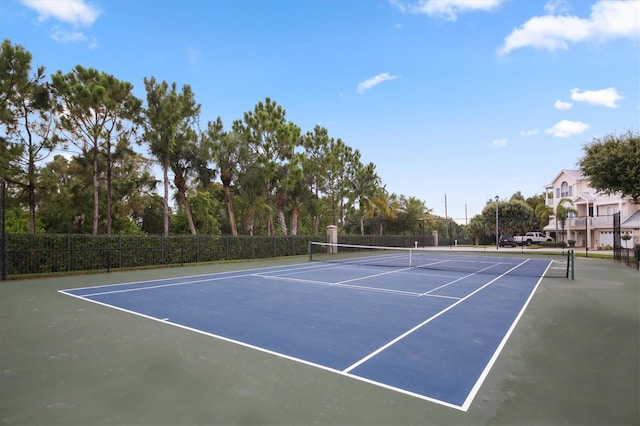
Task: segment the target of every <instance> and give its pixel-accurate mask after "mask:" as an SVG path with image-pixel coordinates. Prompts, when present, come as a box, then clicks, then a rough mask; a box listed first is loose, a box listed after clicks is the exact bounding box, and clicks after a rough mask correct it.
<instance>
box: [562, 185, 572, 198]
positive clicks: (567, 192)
mask: <svg viewBox="0 0 640 426" xmlns="http://www.w3.org/2000/svg"><path fill="white" fill-rule="evenodd" d="M571 189H572V188H571V186H570V185H569V184H568V183H567V182H562V183H561V184H560V196H561V197H563V198H564V197H571V195H573V194H572V192H573V191H572V190H571Z"/></svg>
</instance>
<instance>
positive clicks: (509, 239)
mask: <svg viewBox="0 0 640 426" xmlns="http://www.w3.org/2000/svg"><path fill="white" fill-rule="evenodd" d="M498 245H499V246H500V247H505V246H510V247H515V246H516V245H517V244H516V240H514V239H513V235H511V234H502V235H500V238H499V239H498Z"/></svg>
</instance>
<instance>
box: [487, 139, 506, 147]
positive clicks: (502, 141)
mask: <svg viewBox="0 0 640 426" xmlns="http://www.w3.org/2000/svg"><path fill="white" fill-rule="evenodd" d="M491 144H492V145H493V146H498V147H503V146H507V140H506V139H504V138H502V139H494V140H492V141H491Z"/></svg>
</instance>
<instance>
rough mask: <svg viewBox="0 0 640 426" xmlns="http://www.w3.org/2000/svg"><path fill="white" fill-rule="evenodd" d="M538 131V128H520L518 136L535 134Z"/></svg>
mask: <svg viewBox="0 0 640 426" xmlns="http://www.w3.org/2000/svg"><path fill="white" fill-rule="evenodd" d="M539 132H540V130H538V129H532V130H521V131H520V136H535V135H537V134H538V133H539Z"/></svg>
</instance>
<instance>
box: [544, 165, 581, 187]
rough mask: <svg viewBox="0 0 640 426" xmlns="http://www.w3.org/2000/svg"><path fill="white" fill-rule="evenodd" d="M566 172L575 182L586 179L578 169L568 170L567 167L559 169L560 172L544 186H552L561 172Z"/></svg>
mask: <svg viewBox="0 0 640 426" xmlns="http://www.w3.org/2000/svg"><path fill="white" fill-rule="evenodd" d="M563 173H564V174H566V175H568V176H569V177H571V178H572V179H574V180H575V181H576V182H578V181H580V180H583V179H586V177H585V175H583V174H582V172H581V171H580V170H568V169H562V170H560V173H558V174H557V175H556V177H555V178H553V180H552V181H551V183H549V184H547V185H546V186H545V188H550V187H552V186H553V184H554V183H555V182H556V181H557V180H558V178H559V177H560V176H561V175H562V174H563Z"/></svg>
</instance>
